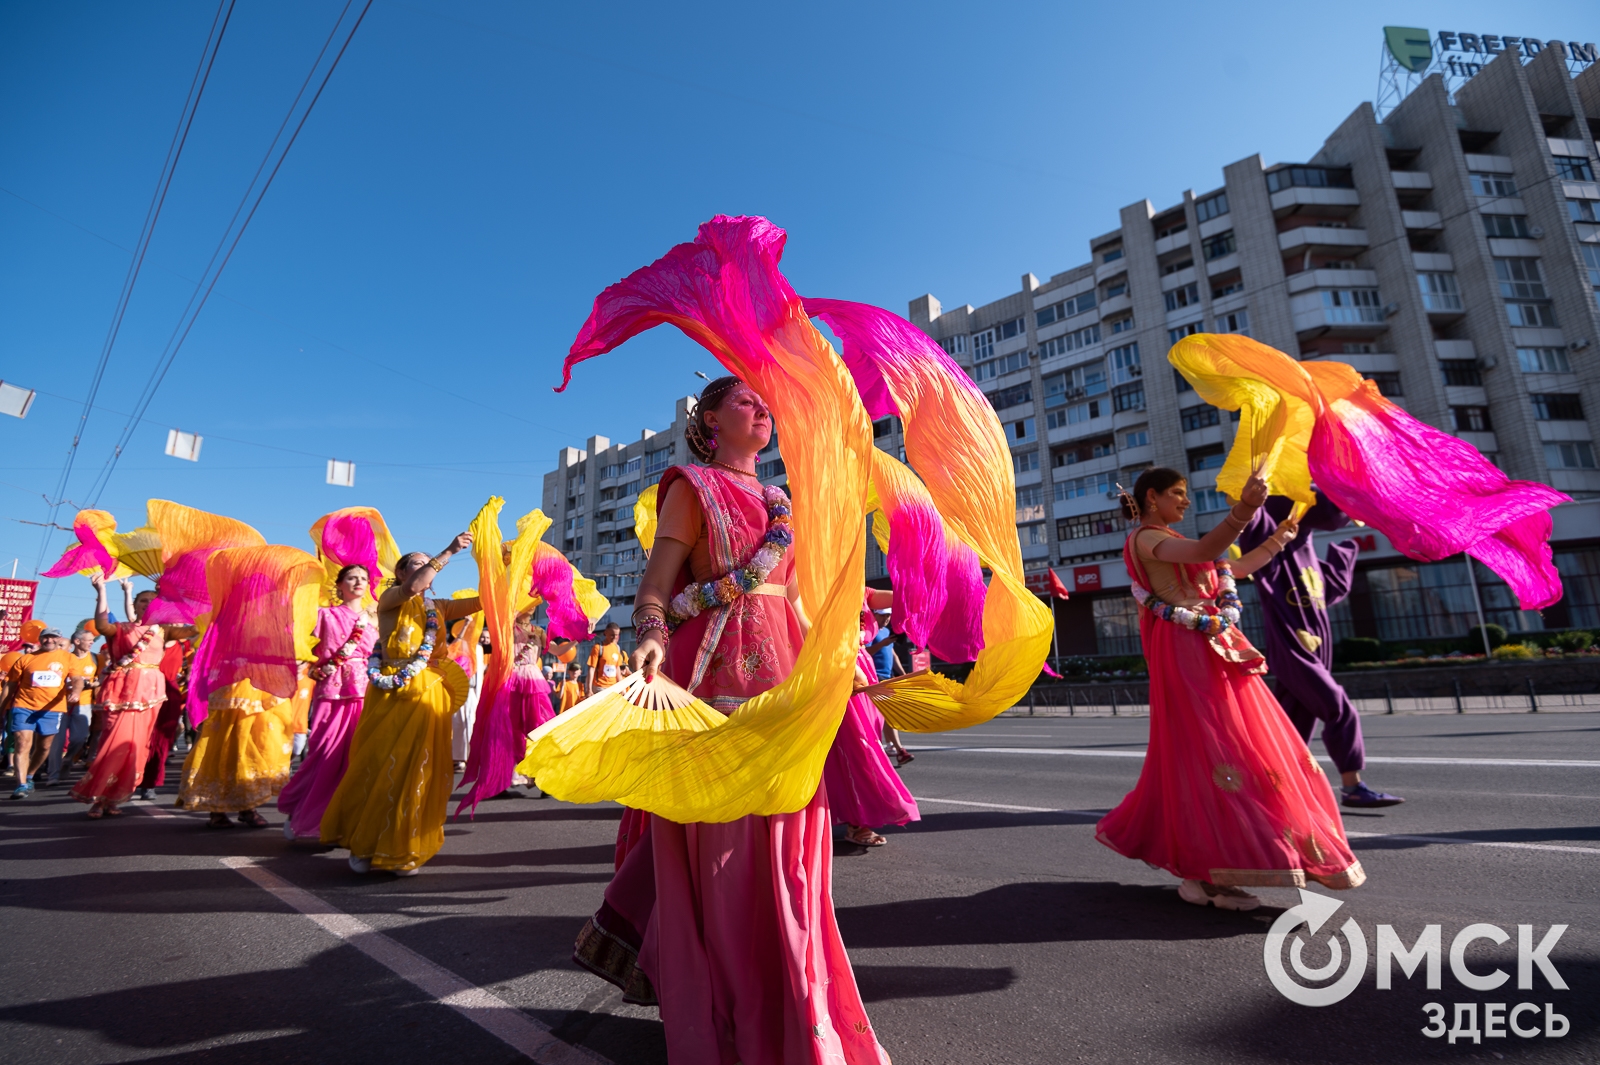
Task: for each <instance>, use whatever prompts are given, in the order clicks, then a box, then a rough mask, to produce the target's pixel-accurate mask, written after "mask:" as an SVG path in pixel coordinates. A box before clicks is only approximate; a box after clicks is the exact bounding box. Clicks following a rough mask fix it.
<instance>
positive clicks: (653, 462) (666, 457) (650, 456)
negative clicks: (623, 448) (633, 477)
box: [625, 444, 676, 473]
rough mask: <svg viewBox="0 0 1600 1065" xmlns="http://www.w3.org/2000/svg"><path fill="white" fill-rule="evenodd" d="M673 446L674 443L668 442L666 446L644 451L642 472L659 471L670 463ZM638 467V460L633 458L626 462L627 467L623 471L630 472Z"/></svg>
mask: <svg viewBox="0 0 1600 1065" xmlns="http://www.w3.org/2000/svg"><path fill="white" fill-rule="evenodd" d="M674 447H676V445H675V444H668V445H667V446H666V447H661V448H656V449H655V450H654V451H646V452H645V453H644V458H645V466H644V472H645V473H660V472H661V471H662V470H664V469H666V468H667V467H668V466H670V465H672V452H673V449H674ZM638 468H639V460H638V459H634V460H633V461H632V462H630V463H628V469H627V470H626V471H625V472H628V473H632V472H634V471H635V470H637V469H638Z"/></svg>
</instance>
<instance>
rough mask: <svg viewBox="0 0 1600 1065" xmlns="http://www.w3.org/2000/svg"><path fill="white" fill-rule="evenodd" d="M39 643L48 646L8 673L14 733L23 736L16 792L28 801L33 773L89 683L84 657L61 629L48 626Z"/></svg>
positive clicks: (19, 740)
mask: <svg viewBox="0 0 1600 1065" xmlns="http://www.w3.org/2000/svg"><path fill="white" fill-rule="evenodd" d="M39 643H40V647H41V648H42V650H40V651H38V652H36V653H34V654H31V655H23V656H22V657H20V658H18V659H17V660H16V661H15V662H13V663H12V664H11V668H10V670H8V671H7V673H6V679H7V681H9V682H10V693H9V694H8V695H7V696H6V703H5V708H6V710H7V711H9V712H10V715H11V731H12V732H13V733H14V734H15V735H16V738H17V740H16V742H17V749H16V754H15V755H14V757H15V759H16V771H17V790H15V791H13V792H12V793H11V797H12V798H13V799H26V798H27V797H28V796H30V795H32V794H33V775H34V774H35V773H36V772H38V771H39V767H40V766H42V765H43V764H44V760H45V756H46V755H48V754H49V753H50V744H51V742H52V740H51V737H53V736H55V734H56V733H57V732H59V731H60V730H61V719H62V717H63V711H65V710H66V709H67V707H68V705H69V704H76V703H77V701H78V693H79V691H81V690H82V687H83V677H82V676H81V674H80V672H79V669H78V660H77V659H76V658H74V657H73V656H72V652H71V651H68V650H67V649H66V647H67V638H66V637H65V636H63V635H61V633H59V632H57V631H56V630H55V629H45V630H44V632H42V633H41V634H40V636H39ZM36 734H37V735H38V737H39V742H38V743H37V744H36V743H34V736H35V735H36Z"/></svg>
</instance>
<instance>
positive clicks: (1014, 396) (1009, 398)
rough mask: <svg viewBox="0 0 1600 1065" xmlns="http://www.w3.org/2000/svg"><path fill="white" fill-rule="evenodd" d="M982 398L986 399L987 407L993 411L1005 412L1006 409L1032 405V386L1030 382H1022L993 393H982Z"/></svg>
mask: <svg viewBox="0 0 1600 1065" xmlns="http://www.w3.org/2000/svg"><path fill="white" fill-rule="evenodd" d="M984 396H985V398H986V399H988V401H989V406H991V407H993V408H994V409H995V410H1005V409H1006V408H1007V407H1016V406H1020V405H1021V404H1023V403H1032V402H1033V384H1032V382H1028V381H1024V382H1023V383H1022V384H1020V385H1012V386H1011V387H1010V388H1002V389H998V390H996V391H994V392H986V393H984Z"/></svg>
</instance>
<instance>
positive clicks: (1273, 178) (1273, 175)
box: [1267, 166, 1356, 192]
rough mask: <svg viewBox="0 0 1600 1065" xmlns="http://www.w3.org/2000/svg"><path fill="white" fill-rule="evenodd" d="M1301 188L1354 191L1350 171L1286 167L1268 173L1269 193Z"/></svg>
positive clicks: (1313, 167) (1328, 168)
mask: <svg viewBox="0 0 1600 1065" xmlns="http://www.w3.org/2000/svg"><path fill="white" fill-rule="evenodd" d="M1295 186H1299V187H1302V188H1312V189H1353V188H1355V187H1356V183H1355V181H1354V180H1352V179H1351V177H1350V171H1348V170H1344V169H1336V168H1333V167H1325V166H1285V167H1280V168H1278V169H1277V170H1269V171H1267V191H1268V192H1280V191H1282V190H1283V189H1287V188H1293V187H1295Z"/></svg>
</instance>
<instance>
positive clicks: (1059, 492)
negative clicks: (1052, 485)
mask: <svg viewBox="0 0 1600 1065" xmlns="http://www.w3.org/2000/svg"><path fill="white" fill-rule="evenodd" d="M1112 483H1113V482H1112V475H1111V474H1110V473H1109V472H1108V473H1096V474H1091V475H1089V476H1088V477H1074V478H1073V479H1072V480H1070V481H1057V482H1056V489H1055V498H1056V502H1057V503H1067V502H1070V501H1071V500H1074V499H1087V498H1089V497H1090V496H1094V495H1099V496H1103V495H1105V494H1106V493H1107V492H1110V491H1111V486H1112Z"/></svg>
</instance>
